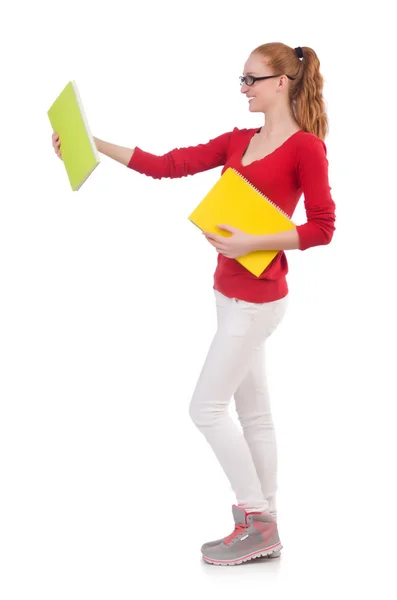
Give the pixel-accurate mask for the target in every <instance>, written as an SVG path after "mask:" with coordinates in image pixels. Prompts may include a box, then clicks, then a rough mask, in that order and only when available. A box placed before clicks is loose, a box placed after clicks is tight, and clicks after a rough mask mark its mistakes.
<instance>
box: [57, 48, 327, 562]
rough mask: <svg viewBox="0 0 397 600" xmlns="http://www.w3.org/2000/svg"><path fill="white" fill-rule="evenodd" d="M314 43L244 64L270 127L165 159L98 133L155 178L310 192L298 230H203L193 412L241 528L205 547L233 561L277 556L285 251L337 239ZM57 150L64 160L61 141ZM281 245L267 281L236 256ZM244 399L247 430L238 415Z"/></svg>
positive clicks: (287, 202)
mask: <svg viewBox="0 0 397 600" xmlns="http://www.w3.org/2000/svg"><path fill="white" fill-rule="evenodd" d="M319 67H320V63H319V60H318V57H317V55H316V53H315V52H314V51H313V50H312V49H311V48H308V47H304V48H300V47H298V48H290V47H289V46H286V45H285V44H282V43H269V44H264V45H262V46H259V47H258V48H256V49H255V50H254V51H253V52H252V53H251V55H250V56H249V57H248V60H247V62H246V63H245V68H244V75H243V76H242V77H241V78H240V79H241V86H242V87H241V92H242V93H243V94H245V95H246V97H247V98H248V100H249V109H250V111H251V112H259V113H264V115H265V117H266V118H265V124H264V126H263V127H261V128H260V129H258V128H255V129H237V128H234V129H233V131H230V132H228V133H224V134H222V135H220V136H219V137H216V138H214V139H211V140H210V141H209V142H208V143H206V144H200V145H198V146H194V147H188V148H179V149H178V148H177V149H174V150H172V151H171V152H169V153H167V154H165V155H164V156H155V155H153V154H149V153H148V152H145V151H143V150H141V149H140V148H138V147H136V148H135V149H134V150H132V149H129V148H123V147H120V146H115V145H113V144H109V143H107V142H104V141H102V140H98V139H97V138H94V139H95V143H96V145H97V148H98V150H99V151H100V152H102V153H103V154H106V155H107V156H109V157H111V158H113V159H114V160H117V161H119V162H120V163H122V164H124V165H126V166H127V167H129V168H131V169H134V170H135V171H138V172H139V173H143V174H145V175H147V176H151V177H153V178H158V179H160V178H162V177H170V178H175V177H184V176H187V175H193V174H195V173H199V172H202V171H206V170H209V169H213V168H215V167H219V166H223V171H222V173H223V172H224V171H225V170H226V169H227V168H229V167H231V168H234V169H236V170H237V171H238V172H240V173H241V174H242V175H243V176H244V177H245V178H246V179H247V180H249V181H250V182H251V183H252V184H253V185H254V186H255V187H256V188H257V189H259V190H260V191H261V192H262V193H264V194H265V195H266V196H268V197H269V198H270V199H271V200H272V201H273V202H274V203H275V204H277V205H278V206H279V207H280V208H281V209H282V210H283V211H284V212H286V213H287V214H288V215H289V216H292V214H293V212H294V210H295V207H296V205H297V203H298V200H299V198H300V197H301V195H302V193H303V194H304V200H305V209H306V215H307V222H306V223H305V224H303V225H300V226H297V227H296V228H294V229H293V230H291V231H287V232H285V233H278V234H273V235H255V236H254V235H249V234H246V233H245V232H242V231H239V230H237V229H235V228H231V227H228V224H227V223H226V224H220V225H221V226H222V228H224V229H225V230H227V231H231V232H232V235H231V236H227V237H226V236H225V237H224V236H219V235H213V234H210V233H208V232H205V236H206V239H207V240H208V242H209V243H210V244H212V246H214V248H215V249H216V250H217V252H218V263H217V268H216V271H215V275H214V294H215V299H216V306H217V319H218V329H217V331H216V334H215V336H214V339H213V341H212V343H211V346H210V349H209V352H208V355H207V357H206V360H205V363H204V366H203V368H202V371H201V374H200V376H199V379H198V382H197V385H196V388H195V390H194V393H193V397H192V400H191V403H190V415H191V417H192V419H193V421H194V423H195V424H196V425H197V427H198V428H199V429H200V430H201V431H202V433H203V434H204V435H205V437H206V439H207V441H208V442H209V444H210V445H211V447H212V449H213V451H214V453H215V455H216V457H217V459H218V460H219V462H220V464H221V466H222V468H223V469H224V472H225V474H226V476H227V477H228V479H229V481H230V484H231V486H232V488H233V490H234V493H235V495H236V499H237V502H236V504H235V505H233V516H234V521H235V529H234V531H233V533H232V534H230V535H229V536H227V537H225V538H223V539H219V540H215V541H213V542H209V543H207V544H204V545H203V546H202V553H203V557H204V560H205V561H207V562H209V563H212V564H218V565H235V564H239V563H242V562H244V561H246V560H249V559H251V558H256V557H259V556H269V557H272V558H274V557H278V556H280V550H281V548H282V545H281V543H280V539H279V535H278V530H277V510H276V490H277V451H276V438H275V431H274V425H273V422H272V416H271V411H270V402H269V395H268V391H267V387H266V377H265V367H264V350H265V342H266V339H267V338H268V337H269V336H270V335H271V333H272V332H273V331H274V330H275V329H276V327H277V326H278V324H279V323H280V321H281V319H282V317H283V315H284V313H285V310H286V303H287V297H288V286H287V281H286V274H287V272H288V266H287V260H286V256H285V252H284V251H285V250H293V249H300V250H306V249H307V248H310V247H313V246H318V245H324V244H328V243H329V242H330V241H331V239H332V236H333V233H334V229H335V226H334V222H335V204H334V202H333V199H332V197H331V194H330V190H331V188H330V186H329V182H328V161H327V158H326V146H325V144H324V141H323V140H324V138H325V136H326V133H327V129H328V120H327V116H326V112H325V107H324V100H323V97H322V89H323V78H322V75H321V74H320V70H319ZM53 145H54V149H55V151H56V153H57V154H58V156H59V157H61V150H60V144H59V138H58V136H57V134H56V133H54V134H53ZM260 249H263V250H266V249H269V250H279V251H280V252H279V253H278V254H277V256H276V258H275V259H274V260H273V261H272V262H271V263H270V265H269V266H268V267H267V268H266V269H265V270H264V272H263V273H262V274H261V275H260V277H256V276H254V275H252V274H251V273H250V272H249V271H248V270H246V269H245V268H244V267H243V266H242V265H240V263H239V262H238V261H237V260H235V259H236V258H238V257H239V256H242V255H244V254H247V253H248V252H251V251H254V250H260ZM232 396H234V399H235V403H236V411H237V414H238V418H239V421H240V423H241V426H242V430H240V429H239V428H238V427H237V426H236V424H235V423H234V421H233V420H232V419H231V418H230V417H229V414H228V405H229V402H230V400H231V397H232Z"/></svg>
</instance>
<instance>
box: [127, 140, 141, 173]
mask: <svg viewBox="0 0 397 600" xmlns="http://www.w3.org/2000/svg"><path fill="white" fill-rule="evenodd" d="M144 154H145V152H144V151H143V150H141V149H140V148H138V146H136V148H135V149H134V152H133V154H132V156H131V158H130V160H129V162H128V164H127V167H128V168H129V169H133V170H134V171H138V173H142V172H143V165H144V156H143V155H144Z"/></svg>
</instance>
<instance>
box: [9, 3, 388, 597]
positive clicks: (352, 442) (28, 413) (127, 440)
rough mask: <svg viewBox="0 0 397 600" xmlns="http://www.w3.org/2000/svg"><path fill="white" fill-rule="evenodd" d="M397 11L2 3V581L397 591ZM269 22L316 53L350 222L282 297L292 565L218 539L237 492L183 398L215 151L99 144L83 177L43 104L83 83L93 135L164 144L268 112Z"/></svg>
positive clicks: (333, 174) (95, 586)
mask: <svg viewBox="0 0 397 600" xmlns="http://www.w3.org/2000/svg"><path fill="white" fill-rule="evenodd" d="M386 4H387V3H386V2H377V3H376V5H374V6H372V7H371V9H366V8H363V5H362V3H358V2H344V3H342V2H341V3H340V4H339V3H335V2H332V3H329V5H324V4H319V3H318V2H312V3H311V2H296V1H294V2H283V3H282V4H280V3H272V4H269V3H266V2H265V1H261V2H256V1H251V2H250V3H245V2H244V3H230V2H205V3H203V4H201V5H199V4H198V3H192V4H191V5H190V4H189V3H187V2H177V1H172V0H170V1H168V2H159V1H156V2H143V3H142V2H140V3H138V2H137V3H134V2H125V3H123V2H118V1H113V2H112V3H109V4H108V3H105V4H104V5H103V6H102V4H101V3H98V2H83V1H81V2H68V3H59V4H56V3H54V2H51V3H50V2H48V3H45V2H31V3H27V2H25V3H23V2H22V3H19V4H17V3H16V4H13V5H12V8H11V7H10V6H11V5H10V6H9V7H8V8H6V9H4V8H2V9H1V15H0V16H1V19H0V22H1V27H2V35H1V41H0V45H1V56H2V61H1V71H2V78H1V79H2V84H3V91H2V94H1V98H0V102H1V111H0V119H1V144H0V154H1V163H0V164H1V191H0V194H1V198H0V293H1V295H0V353H1V356H0V360H1V362H0V369H1V372H0V397H1V404H0V486H1V497H0V504H1V506H0V552H1V556H0V563H1V571H2V573H1V578H0V592H1V593H0V595H1V598H2V600H15V599H18V600H22V599H23V600H30V599H31V598H40V600H47V599H48V600H50V599H51V600H55V599H56V600H72V599H73V600H88V599H91V598H92V599H95V600H102V599H112V600H113V599H116V598H117V600H126V599H129V598H133V597H135V598H144V599H145V598H162V597H164V595H165V596H170V597H177V598H193V599H196V598H197V599H202V598H206V599H209V600H212V599H215V598H219V596H220V594H225V596H227V597H229V598H248V597H251V594H255V596H252V597H262V596H263V597H270V594H271V595H272V597H273V598H283V599H284V598H291V597H295V596H296V595H298V596H300V595H302V597H305V598H307V599H317V598H322V599H328V598H335V597H341V598H350V597H352V595H353V594H354V595H355V596H357V597H358V596H360V597H367V596H368V597H375V594H376V597H378V598H395V597H396V583H395V576H394V570H395V567H394V559H395V536H396V533H397V527H396V500H397V498H396V493H395V464H394V462H395V456H396V450H397V445H396V438H395V423H396V420H395V419H396V407H395V403H396V398H397V394H396V386H395V369H396V367H395V354H396V351H395V339H396V317H395V311H396V293H395V291H394V289H393V288H394V284H395V264H396V263H395V253H396V249H395V243H394V236H395V222H396V217H397V213H396V204H395V202H396V187H395V179H394V176H395V156H396V153H395V139H396V137H395V136H396V123H395V104H394V102H395V93H394V91H395V62H396V61H395V56H396V46H395V41H394V40H393V31H392V29H391V23H392V21H391V16H390V14H388V12H387V11H388V9H387V7H386ZM390 10H391V9H390ZM270 41H282V42H284V43H286V44H288V45H290V46H292V47H295V46H298V45H301V46H311V47H312V48H313V49H314V50H315V51H316V52H317V54H318V56H319V58H320V61H321V72H322V74H323V76H324V78H325V87H324V96H325V99H326V102H327V106H328V115H329V120H330V133H329V136H328V137H327V139H326V144H327V148H328V159H329V175H330V185H331V187H332V194H333V197H334V200H335V202H336V205H337V223H336V226H337V230H336V233H335V236H334V239H333V241H332V243H331V245H329V246H326V247H323V248H314V249H310V250H308V251H306V252H299V251H291V252H289V253H288V259H289V266H290V273H289V276H288V282H289V286H290V305H289V311H288V314H287V316H286V317H285V320H284V321H283V323H282V325H281V326H280V328H279V329H278V330H277V332H276V333H275V334H274V336H273V337H272V339H271V340H269V350H268V372H269V379H270V386H271V393H272V404H273V416H274V421H275V425H276V434H277V441H278V450H279V490H278V522H279V532H280V537H281V541H282V544H283V546H284V550H283V551H282V556H281V559H280V560H274V561H270V562H269V561H267V562H256V563H248V564H246V565H243V566H241V567H227V568H225V567H224V568H222V567H214V566H210V565H206V564H204V563H203V562H202V561H201V554H200V546H201V544H202V543H203V542H205V541H208V540H210V539H214V538H217V537H221V536H225V535H227V534H228V533H230V532H231V531H232V530H233V522H232V515H231V505H232V503H233V502H234V501H235V498H234V496H233V494H232V491H231V489H230V486H229V484H228V481H227V480H226V478H225V476H224V474H223V472H222V471H221V468H220V466H219V465H218V463H217V461H216V459H215V457H214V456H213V454H212V451H211V449H210V447H209V446H208V444H207V442H206V441H205V438H204V437H203V436H202V435H201V434H200V432H199V431H198V430H197V429H196V428H195V426H194V425H193V423H192V422H191V420H190V418H189V416H188V406H189V402H190V398H191V395H192V392H193V390H194V386H195V383H196V380H197V377H198V375H199V372H200V369H201V366H202V363H203V360H204V358H205V355H206V352H207V349H208V347H209V344H210V342H211V339H212V336H213V335H214V332H215V328H216V313H215V305H214V298H213V292H212V284H213V272H214V270H215V266H216V250H215V249H214V248H213V247H212V246H211V245H210V244H208V242H207V241H206V240H205V239H204V238H203V236H202V235H200V232H199V231H198V229H197V228H195V227H194V226H193V225H192V224H191V223H190V222H189V221H188V219H187V217H188V215H189V214H190V212H191V211H192V210H193V208H194V207H195V206H196V205H197V203H198V202H199V201H200V200H201V199H202V197H203V195H204V193H206V192H207V191H208V189H209V188H210V186H212V185H213V184H214V183H215V181H216V180H217V178H218V176H219V174H220V170H221V169H220V168H219V169H216V170H213V171H207V172H205V173H201V174H198V175H196V176H195V177H194V178H192V177H188V178H185V179H179V180H162V181H157V180H153V179H151V178H148V177H145V176H142V175H139V174H138V173H135V172H133V171H131V170H128V169H126V168H125V167H123V166H122V165H120V164H118V163H116V162H114V161H111V160H110V159H108V158H106V157H104V156H103V155H101V164H100V165H99V167H98V168H97V170H96V171H95V172H94V174H93V175H92V176H91V177H90V178H89V180H88V181H87V182H86V184H85V185H84V186H83V188H81V190H80V191H79V192H76V193H73V192H71V190H70V187H69V182H68V180H67V177H66V172H65V170H64V166H63V164H62V162H61V161H60V160H59V159H58V158H57V157H56V156H55V154H54V152H53V150H52V146H51V133H52V130H51V127H50V124H49V121H48V118H47V110H48V108H49V106H50V105H51V104H52V102H53V101H54V100H55V98H56V97H57V95H58V94H59V93H60V91H61V90H62V89H63V87H64V86H65V85H66V83H67V82H68V81H69V80H70V79H74V80H75V81H76V82H77V85H78V87H79V90H80V93H81V96H82V100H83V104H84V107H85V110H86V113H87V117H88V120H89V123H90V127H91V130H92V132H93V134H94V135H95V136H96V137H99V138H102V139H105V140H107V141H110V142H113V143H116V144H120V145H124V146H127V147H130V148H133V147H134V146H135V145H138V146H140V147H141V148H142V149H144V150H147V151H149V152H153V153H157V154H162V153H165V152H167V151H169V150H171V149H173V148H175V147H183V146H189V145H195V144H198V143H204V142H206V141H208V140H209V139H211V138H213V137H216V136H217V135H220V134H221V133H224V132H226V131H230V130H231V129H233V127H235V126H237V127H257V126H261V125H263V115H261V114H250V113H249V111H248V105H247V101H246V99H245V98H244V97H243V96H242V95H241V93H240V87H239V81H238V76H239V75H240V74H241V72H242V70H243V66H244V62H245V60H246V59H247V57H248V55H249V53H250V52H251V50H252V49H253V48H255V47H256V46H258V45H259V44H262V43H265V42H270ZM294 217H295V220H296V221H297V222H304V220H305V214H304V209H303V199H302V201H301V204H300V206H299V208H298V209H297V211H296V213H295V215H294ZM393 557H394V558H393ZM139 588H141V589H140V591H139V592H138V591H137V590H138V589H139Z"/></svg>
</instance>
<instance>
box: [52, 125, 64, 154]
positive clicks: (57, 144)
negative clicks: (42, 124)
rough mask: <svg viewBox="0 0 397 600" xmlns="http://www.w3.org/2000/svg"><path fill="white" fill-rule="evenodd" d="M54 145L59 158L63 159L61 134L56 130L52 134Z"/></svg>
mask: <svg viewBox="0 0 397 600" xmlns="http://www.w3.org/2000/svg"><path fill="white" fill-rule="evenodd" d="M52 146H53V148H54V151H55V154H56V155H57V156H58V158H60V159H61V160H62V153H61V150H60V148H61V142H60V141H59V135H58V134H57V133H56V132H55V131H54V133H53V134H52Z"/></svg>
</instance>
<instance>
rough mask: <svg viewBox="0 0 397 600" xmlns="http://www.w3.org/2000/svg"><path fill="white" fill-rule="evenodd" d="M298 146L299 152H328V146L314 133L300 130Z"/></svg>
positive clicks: (322, 153) (321, 153)
mask: <svg viewBox="0 0 397 600" xmlns="http://www.w3.org/2000/svg"><path fill="white" fill-rule="evenodd" d="M296 147H297V149H298V151H299V154H302V155H304V154H309V155H310V154H320V155H324V154H327V146H326V144H325V142H324V141H323V140H322V139H320V138H319V137H318V136H317V135H315V134H314V133H310V132H309V131H304V130H300V131H299V133H298V135H297V136H296Z"/></svg>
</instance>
